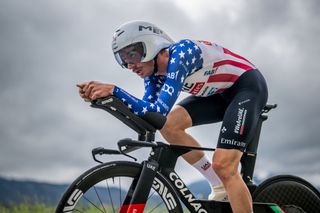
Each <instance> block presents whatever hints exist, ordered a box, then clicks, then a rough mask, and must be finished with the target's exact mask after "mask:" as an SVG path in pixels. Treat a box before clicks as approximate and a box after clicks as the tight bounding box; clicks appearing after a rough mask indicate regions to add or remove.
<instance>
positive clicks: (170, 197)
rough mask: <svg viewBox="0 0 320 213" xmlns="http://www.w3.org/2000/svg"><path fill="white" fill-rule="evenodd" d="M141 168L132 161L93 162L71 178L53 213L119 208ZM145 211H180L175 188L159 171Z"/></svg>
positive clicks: (114, 209) (87, 212) (103, 212)
mask: <svg viewBox="0 0 320 213" xmlns="http://www.w3.org/2000/svg"><path fill="white" fill-rule="evenodd" d="M140 171H141V165H140V164H136V163H132V162H109V163H105V164H101V165H98V166H96V167H94V168H92V169H90V170H88V171H87V172H85V173H84V174H83V175H81V176H80V177H79V178H78V179H77V180H75V181H74V182H73V184H72V185H71V186H70V187H69V188H68V190H67V191H66V192H65V194H64V195H63V197H62V199H61V201H60V202H59V204H58V207H57V209H56V213H66V212H68V213H71V212H81V213H89V212H90V213H93V212H99V213H107V212H112V213H113V212H122V211H123V209H121V207H122V204H123V202H124V200H125V199H126V196H127V194H128V191H129V188H130V186H131V184H132V183H133V182H134V181H135V180H137V178H138V177H139V174H140ZM122 208H124V207H122ZM120 209H121V211H120ZM144 212H154V213H158V212H169V213H181V212H183V211H182V208H181V204H180V201H179V199H178V198H177V196H176V194H175V191H174V189H173V188H172V186H171V185H170V184H169V183H168V181H167V180H166V179H165V178H164V177H163V176H162V175H161V174H157V175H156V176H155V178H154V181H153V184H152V189H151V191H150V194H149V196H148V200H147V203H146V205H145V208H144Z"/></svg>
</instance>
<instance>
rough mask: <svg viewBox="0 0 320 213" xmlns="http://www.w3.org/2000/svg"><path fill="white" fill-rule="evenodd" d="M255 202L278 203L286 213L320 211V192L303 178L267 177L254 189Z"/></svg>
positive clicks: (286, 176) (287, 176)
mask: <svg viewBox="0 0 320 213" xmlns="http://www.w3.org/2000/svg"><path fill="white" fill-rule="evenodd" d="M252 197H253V200H254V201H255V202H268V203H276V204H278V205H279V206H280V207H281V208H282V209H283V210H284V211H285V212H286V213H312V212H320V194H319V192H318V191H317V189H316V188H314V187H313V186H312V185H311V184H310V183H308V182H307V181H305V180H303V179H302V178H299V177H296V176H291V175H280V176H275V177H272V178H270V179H267V180H266V181H264V182H263V183H262V184H260V185H259V186H258V188H257V189H256V190H255V191H254V193H253V195H252Z"/></svg>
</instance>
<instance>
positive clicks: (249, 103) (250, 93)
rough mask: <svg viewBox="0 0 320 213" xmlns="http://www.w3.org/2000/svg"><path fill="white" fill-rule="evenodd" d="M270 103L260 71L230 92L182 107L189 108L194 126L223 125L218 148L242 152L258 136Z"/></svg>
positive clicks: (248, 75)
mask: <svg viewBox="0 0 320 213" xmlns="http://www.w3.org/2000/svg"><path fill="white" fill-rule="evenodd" d="M267 99H268V88H267V84H266V81H265V79H264V77H263V76H262V74H261V73H260V72H259V70H257V69H254V70H249V71H246V72H245V73H243V74H242V75H241V76H240V78H239V79H238V80H237V81H236V82H235V83H234V84H233V85H232V86H231V87H230V88H228V89H227V90H225V91H224V92H223V93H220V94H214V95H212V96H208V97H196V96H188V97H187V98H185V99H183V100H182V101H181V102H179V103H178V105H180V106H182V107H183V108H185V109H186V110H187V111H188V113H189V115H190V116H191V119H192V126H198V125H202V124H210V123H215V122H220V121H222V126H221V129H220V135H219V139H218V144H217V148H224V149H238V150H241V151H242V152H243V151H244V150H245V149H246V147H247V145H248V142H249V141H250V139H251V138H252V136H253V135H254V131H255V128H256V125H257V122H258V119H259V116H260V113H261V110H262V109H263V107H264V106H265V105H266V103H267Z"/></svg>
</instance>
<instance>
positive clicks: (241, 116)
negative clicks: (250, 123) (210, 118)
mask: <svg viewBox="0 0 320 213" xmlns="http://www.w3.org/2000/svg"><path fill="white" fill-rule="evenodd" d="M246 116H247V110H246V109H244V108H238V115H237V120H236V126H235V127H234V133H236V134H239V135H242V134H243V130H244V124H245V121H246Z"/></svg>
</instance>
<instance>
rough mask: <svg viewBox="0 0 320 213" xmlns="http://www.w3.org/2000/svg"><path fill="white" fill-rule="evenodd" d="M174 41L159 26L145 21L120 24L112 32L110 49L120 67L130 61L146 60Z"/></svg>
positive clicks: (152, 57)
mask: <svg viewBox="0 0 320 213" xmlns="http://www.w3.org/2000/svg"><path fill="white" fill-rule="evenodd" d="M173 42H174V41H173V40H172V39H171V38H170V37H169V36H168V35H167V34H166V33H165V32H163V31H162V30H161V29H160V28H158V27H157V26H155V25H154V24H152V23H149V22H145V21H131V22H127V23H124V24H122V25H121V26H120V27H119V28H118V29H117V30H116V32H115V33H114V35H113V40H112V49H113V53H114V56H115V58H116V60H117V62H118V63H119V64H120V65H121V66H122V67H127V65H128V64H130V63H138V62H147V61H150V60H152V59H154V58H155V57H156V55H157V54H158V53H159V52H160V51H161V50H162V49H164V48H167V47H169V46H170V45H171V44H172V43H173Z"/></svg>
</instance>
